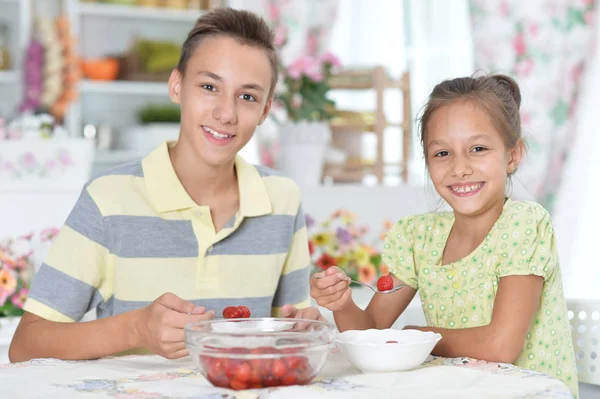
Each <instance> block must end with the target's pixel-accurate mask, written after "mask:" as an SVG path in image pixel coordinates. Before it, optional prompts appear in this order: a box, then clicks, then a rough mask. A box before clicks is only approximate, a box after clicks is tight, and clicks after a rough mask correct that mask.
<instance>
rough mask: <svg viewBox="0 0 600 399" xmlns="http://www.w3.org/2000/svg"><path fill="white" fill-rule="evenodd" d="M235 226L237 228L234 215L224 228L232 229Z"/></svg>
mask: <svg viewBox="0 0 600 399" xmlns="http://www.w3.org/2000/svg"><path fill="white" fill-rule="evenodd" d="M233 226H235V215H233V217H232V218H231V219H229V221H228V222H227V223H225V226H223V228H232V227H233Z"/></svg>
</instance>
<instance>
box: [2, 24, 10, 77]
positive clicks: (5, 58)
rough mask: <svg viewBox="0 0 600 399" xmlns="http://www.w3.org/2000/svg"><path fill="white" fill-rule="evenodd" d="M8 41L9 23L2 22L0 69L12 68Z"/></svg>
mask: <svg viewBox="0 0 600 399" xmlns="http://www.w3.org/2000/svg"><path fill="white" fill-rule="evenodd" d="M8 43H9V40H8V25H7V24H5V23H2V22H0V71H6V70H7V69H9V68H10V54H9V52H8Z"/></svg>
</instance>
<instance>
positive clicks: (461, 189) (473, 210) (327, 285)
mask: <svg viewBox="0 0 600 399" xmlns="http://www.w3.org/2000/svg"><path fill="white" fill-rule="evenodd" d="M520 102H521V95H520V91H519V87H518V86H517V84H516V82H515V81H514V80H513V79H511V78H510V77H508V76H504V75H491V76H481V77H476V78H470V77H466V78H458V79H452V80H447V81H444V82H442V83H440V84H438V85H437V86H436V87H435V88H434V89H433V92H432V93H431V95H430V98H429V102H428V103H427V105H426V107H425V109H424V112H423V115H422V118H421V132H420V133H421V143H422V145H423V154H424V156H425V160H426V163H427V166H428V170H429V173H430V176H431V180H432V182H433V185H434V186H435V189H436V191H437V192H438V193H439V194H440V196H441V197H442V198H443V199H444V200H445V201H446V202H447V203H448V204H449V205H450V206H451V208H452V209H453V212H439V213H438V212H436V213H429V214H425V215H420V216H411V217H406V218H403V219H401V220H400V221H398V223H397V224H396V225H395V226H394V227H393V228H392V229H391V230H390V231H389V232H388V233H387V236H386V241H385V244H384V251H383V261H384V263H385V264H386V265H387V266H388V267H389V269H390V271H391V276H392V278H393V280H394V283H395V284H396V285H397V284H405V285H406V286H405V287H404V288H403V289H402V290H399V291H397V292H395V293H392V294H387V295H375V296H374V297H373V299H372V301H371V302H370V303H369V305H368V306H367V308H366V309H365V310H362V309H360V308H358V307H357V305H356V304H355V303H354V302H353V301H352V293H351V289H350V288H349V286H348V282H347V277H346V275H345V274H344V273H343V272H342V271H341V270H340V269H339V268H336V267H333V268H330V269H328V270H327V271H325V272H322V273H320V275H319V276H318V277H321V278H318V279H317V278H312V279H311V295H312V297H313V298H315V299H316V301H317V303H318V304H319V305H321V306H324V307H326V308H328V309H330V310H331V311H333V314H334V318H335V322H336V325H337V327H338V328H339V330H340V331H344V330H349V329H358V330H362V329H368V328H379V329H384V328H389V327H390V326H391V325H392V324H393V323H394V321H395V320H396V319H397V318H398V317H399V316H400V314H401V313H402V312H403V311H404V309H405V308H406V306H407V305H408V304H409V303H410V301H411V300H412V299H413V297H414V295H415V293H416V292H417V290H419V292H420V297H421V302H422V304H423V310H424V312H425V316H426V319H427V325H428V326H427V327H413V326H411V327H410V328H414V329H418V330H421V331H434V332H437V333H440V334H441V335H442V337H443V338H442V340H441V341H440V342H439V344H438V345H437V346H436V347H435V349H434V350H433V354H434V355H438V356H444V357H459V356H467V357H473V358H477V359H482V360H487V361H496V362H505V363H514V364H515V365H517V366H521V367H525V368H528V369H532V370H538V371H542V372H545V373H548V374H549V375H551V376H554V377H556V378H558V379H560V380H562V381H564V382H565V383H566V384H567V385H568V386H569V388H570V389H571V391H572V392H573V394H574V395H576V396H577V394H578V390H577V375H576V368H575V357H574V351H573V348H572V341H571V333H570V330H569V324H568V319H567V308H566V302H565V297H564V294H563V288H562V281H561V273H560V268H559V261H558V257H557V249H556V241H555V239H554V233H553V229H552V223H551V221H550V216H549V215H548V212H547V211H546V210H545V209H544V208H543V207H542V206H540V205H539V204H536V203H531V202H524V201H513V200H511V199H510V198H506V197H505V192H506V185H507V180H508V179H509V178H510V176H512V175H513V174H514V173H515V171H516V170H517V167H518V165H519V162H520V161H521V158H522V156H523V154H524V143H523V140H522V138H521V122H520V117H519V106H520Z"/></svg>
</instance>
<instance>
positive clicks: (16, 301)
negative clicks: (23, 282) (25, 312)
mask: <svg viewBox="0 0 600 399" xmlns="http://www.w3.org/2000/svg"><path fill="white" fill-rule="evenodd" d="M27 294H29V290H28V289H27V288H21V291H19V294H17V295H15V296H13V297H12V299H11V301H12V303H13V305H15V306H16V307H18V308H19V309H23V305H24V304H25V300H26V299H27Z"/></svg>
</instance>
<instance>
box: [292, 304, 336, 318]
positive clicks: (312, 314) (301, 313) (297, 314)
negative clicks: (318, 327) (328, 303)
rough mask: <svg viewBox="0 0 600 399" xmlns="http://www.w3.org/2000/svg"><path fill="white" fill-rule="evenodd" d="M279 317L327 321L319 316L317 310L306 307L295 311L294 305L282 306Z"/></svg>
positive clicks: (319, 313)
mask: <svg viewBox="0 0 600 399" xmlns="http://www.w3.org/2000/svg"><path fill="white" fill-rule="evenodd" d="M281 317H289V318H293V319H305V320H319V321H327V320H325V318H324V317H323V316H322V315H321V312H319V309H317V308H313V307H308V308H303V309H296V307H295V306H294V305H283V308H281Z"/></svg>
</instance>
